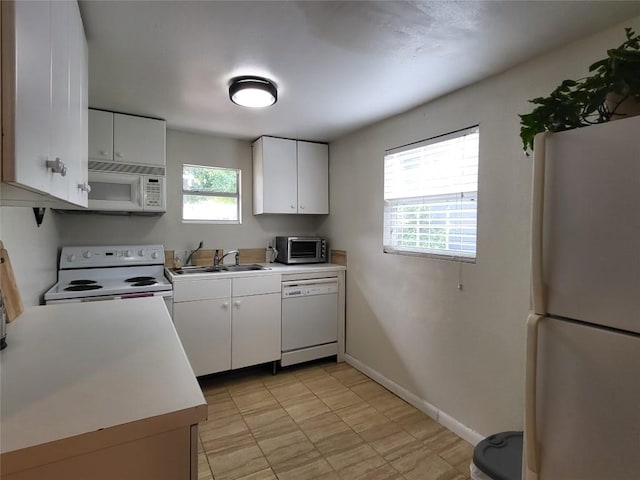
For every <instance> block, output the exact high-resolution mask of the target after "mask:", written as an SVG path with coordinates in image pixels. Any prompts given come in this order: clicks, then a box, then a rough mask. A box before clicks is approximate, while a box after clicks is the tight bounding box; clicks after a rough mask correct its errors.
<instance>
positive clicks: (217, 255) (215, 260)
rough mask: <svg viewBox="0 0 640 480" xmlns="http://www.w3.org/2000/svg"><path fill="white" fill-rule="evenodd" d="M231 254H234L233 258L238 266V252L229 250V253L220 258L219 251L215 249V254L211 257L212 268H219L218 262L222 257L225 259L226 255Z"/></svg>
mask: <svg viewBox="0 0 640 480" xmlns="http://www.w3.org/2000/svg"><path fill="white" fill-rule="evenodd" d="M231 254H235V256H236V265H238V264H240V251H239V250H231V251H229V252H227V253H225V254H224V255H222V256H220V250H218V249H216V254H215V255H214V256H213V266H214V267H219V266H220V262H222V260H224V257H226V256H227V255H231Z"/></svg>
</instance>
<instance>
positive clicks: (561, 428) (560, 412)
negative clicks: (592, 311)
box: [525, 318, 640, 480]
mask: <svg viewBox="0 0 640 480" xmlns="http://www.w3.org/2000/svg"><path fill="white" fill-rule="evenodd" d="M538 332H539V333H538V335H539V337H538V349H537V368H538V372H537V380H536V389H535V391H536V400H537V408H536V409H535V411H536V415H535V425H536V432H535V433H536V441H535V443H534V444H535V445H537V447H538V448H537V453H538V456H539V472H538V473H539V475H538V478H539V480H603V479H610V480H614V479H615V480H635V479H637V478H638V475H639V472H640V455H639V454H638V453H639V452H640V376H639V375H638V372H640V337H638V336H637V335H632V334H625V333H621V332H616V331H613V330H609V329H604V328H599V327H593V326H589V325H588V324H580V323H576V322H569V321H563V320H555V319H549V318H542V319H541V320H540V323H539V327H538ZM526 428H527V429H528V428H529V425H527V426H526ZM525 458H526V457H525ZM525 478H528V479H529V478H536V476H535V475H532V472H531V469H528V472H527V475H526V477H525Z"/></svg>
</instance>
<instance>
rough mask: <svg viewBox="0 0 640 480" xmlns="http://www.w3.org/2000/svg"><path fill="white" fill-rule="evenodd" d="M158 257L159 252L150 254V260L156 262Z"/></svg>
mask: <svg viewBox="0 0 640 480" xmlns="http://www.w3.org/2000/svg"><path fill="white" fill-rule="evenodd" d="M159 257H160V253H159V252H153V253H152V254H151V258H153V259H154V260H157V259H158V258H159Z"/></svg>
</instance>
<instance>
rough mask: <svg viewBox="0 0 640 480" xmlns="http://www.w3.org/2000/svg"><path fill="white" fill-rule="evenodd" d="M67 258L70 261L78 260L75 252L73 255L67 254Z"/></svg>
mask: <svg viewBox="0 0 640 480" xmlns="http://www.w3.org/2000/svg"><path fill="white" fill-rule="evenodd" d="M67 260H68V261H69V262H75V261H76V256H75V255H74V254H73V253H72V254H71V255H67Z"/></svg>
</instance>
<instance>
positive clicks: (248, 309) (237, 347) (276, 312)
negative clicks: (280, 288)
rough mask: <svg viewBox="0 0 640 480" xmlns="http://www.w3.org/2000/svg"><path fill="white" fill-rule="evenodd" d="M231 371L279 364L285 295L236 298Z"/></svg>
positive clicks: (234, 302) (233, 300)
mask: <svg viewBox="0 0 640 480" xmlns="http://www.w3.org/2000/svg"><path fill="white" fill-rule="evenodd" d="M232 303H233V326H232V332H231V352H232V356H231V368H233V369H236V368H242V367H247V366H249V365H257V364H259V363H264V362H270V361H273V360H279V359H280V357H281V347H280V344H281V328H282V327H281V295H280V294H279V293H271V294H268V295H253V296H249V297H233V299H232Z"/></svg>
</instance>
